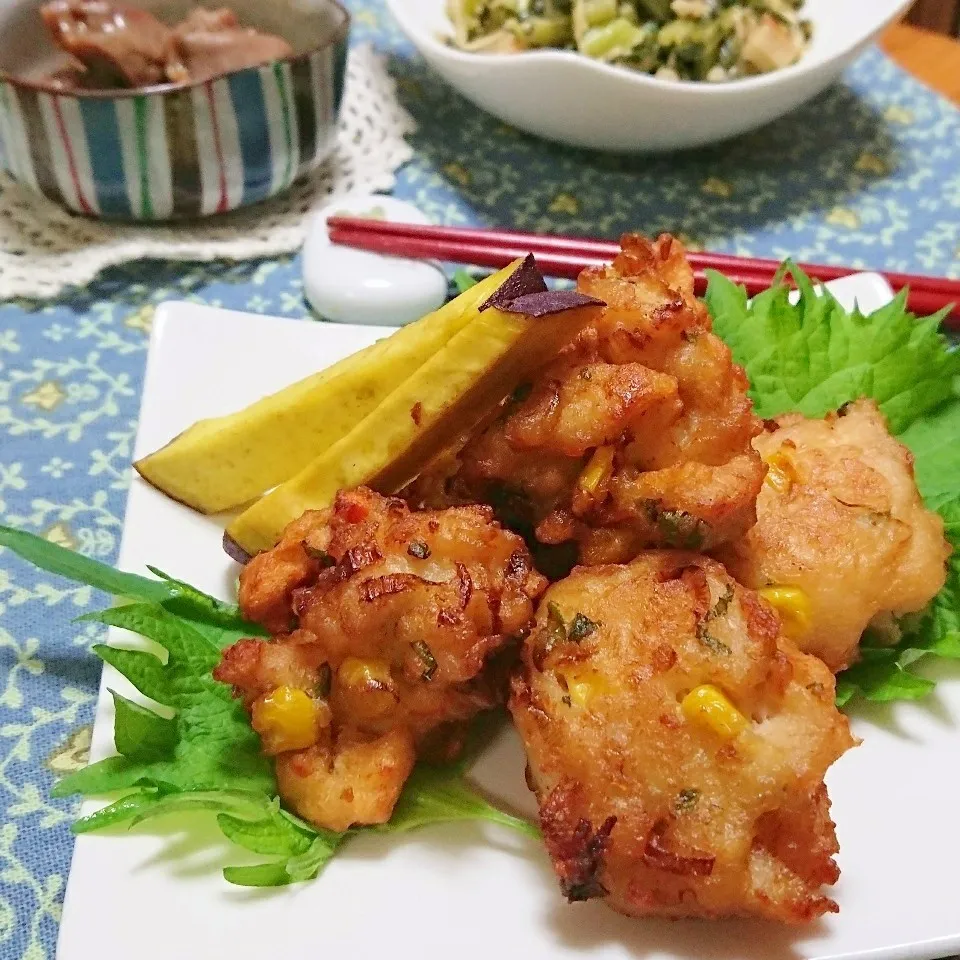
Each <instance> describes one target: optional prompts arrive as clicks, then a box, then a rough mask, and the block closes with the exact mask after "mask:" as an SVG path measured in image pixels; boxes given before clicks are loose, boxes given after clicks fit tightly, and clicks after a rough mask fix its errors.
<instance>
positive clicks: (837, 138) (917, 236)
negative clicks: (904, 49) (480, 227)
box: [0, 2, 960, 960]
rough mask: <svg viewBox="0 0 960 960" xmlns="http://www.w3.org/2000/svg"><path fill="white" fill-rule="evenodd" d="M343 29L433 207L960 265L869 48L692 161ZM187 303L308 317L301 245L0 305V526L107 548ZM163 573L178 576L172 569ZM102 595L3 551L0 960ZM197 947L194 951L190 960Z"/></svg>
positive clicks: (947, 206) (47, 890) (42, 860)
mask: <svg viewBox="0 0 960 960" xmlns="http://www.w3.org/2000/svg"><path fill="white" fill-rule="evenodd" d="M352 7H353V11H354V14H355V29H354V36H355V40H356V41H358V42H360V41H372V42H373V43H374V44H375V45H376V46H377V47H379V48H380V49H382V50H383V51H384V52H386V53H387V55H388V56H389V58H390V68H391V71H392V72H393V73H394V75H395V76H396V77H397V78H398V80H399V91H400V96H401V98H402V100H403V101H404V103H405V104H406V106H407V107H408V108H409V110H410V111H411V112H412V113H413V114H414V116H415V117H416V118H417V120H418V121H419V124H420V129H419V132H418V133H417V134H416V135H415V136H414V137H413V146H414V148H415V158H414V159H413V161H412V162H411V163H409V164H408V165H407V166H406V167H405V168H404V169H403V170H402V171H401V173H400V175H399V179H398V183H397V187H396V191H395V192H396V195H397V196H400V197H402V198H404V199H409V200H412V201H413V202H414V203H416V204H417V205H418V206H420V207H421V208H422V209H423V210H425V211H426V212H427V213H428V214H429V215H430V216H431V217H432V218H433V219H434V220H436V221H438V222H444V223H474V222H483V223H490V224H497V225H513V226H516V227H520V228H525V229H532V230H556V231H563V232H574V233H576V232H580V233H585V234H591V235H605V236H610V237H615V236H616V235H617V234H618V233H620V232H621V231H624V230H628V229H639V230H643V231H646V232H648V233H655V232H657V231H660V230H671V231H673V232H676V233H679V234H681V235H682V236H683V237H684V238H685V239H686V240H687V241H688V242H690V243H693V244H698V245H702V246H706V247H710V248H712V249H716V250H724V251H732V252H737V253H743V254H755V255H765V256H785V255H787V254H790V255H793V256H795V257H798V258H801V259H806V260H819V261H823V262H828V263H830V262H833V263H848V264H852V265H855V266H862V267H878V268H888V269H896V270H904V271H911V272H920V273H933V274H941V275H948V276H952V277H960V111H958V110H957V109H956V108H955V107H953V106H951V105H950V104H949V103H947V102H946V101H944V100H943V99H941V98H940V97H938V96H936V95H935V94H933V93H931V92H930V91H928V90H927V89H926V88H924V87H923V86H921V85H920V84H919V83H917V82H916V81H914V80H913V79H911V78H910V77H908V76H907V75H906V74H904V73H903V72H902V71H901V70H900V69H899V68H897V67H896V66H895V65H894V64H893V63H892V62H891V61H890V60H888V59H887V58H886V57H885V56H883V55H882V54H881V53H880V52H879V51H877V50H871V51H870V52H868V53H867V54H866V55H865V56H864V57H863V58H862V59H861V60H860V61H859V62H858V63H857V64H856V65H855V66H854V67H853V68H852V69H851V70H850V71H849V72H848V73H847V75H846V77H845V78H844V82H843V83H842V84H840V85H839V86H837V87H836V88H834V89H833V90H831V91H830V92H828V93H827V94H825V95H824V96H822V97H820V98H819V99H818V100H817V101H816V102H815V103H813V104H811V105H810V106H808V107H805V108H803V109H801V110H800V111H798V112H796V113H794V114H793V115H792V116H790V117H788V118H786V119H784V120H782V121H780V122H778V123H776V124H773V125H772V126H770V127H768V128H766V129H765V130H761V131H759V132H757V133H755V134H751V135H749V136H746V137H744V138H742V139H740V140H738V141H735V142H733V143H731V144H728V145H723V146H719V147H714V148H711V149H708V150H702V151H700V152H698V153H697V154H695V155H689V156H686V155H685V156H671V157H663V158H658V159H651V158H641V159H629V158H619V157H607V156H598V155H592V154H590V153H587V152H581V151H573V150H567V149H562V148H559V147H554V146H551V145H547V144H544V143H541V142H539V141H536V140H534V139H532V138H530V137H527V136H524V135H522V134H519V133H517V132H516V131H515V130H513V129H511V128H509V127H507V126H505V125H503V124H501V123H499V122H497V121H496V120H493V119H491V118H489V117H487V116H483V115H480V114H479V113H477V111H476V110H474V109H473V108H472V107H471V106H470V105H469V104H467V103H466V102H465V101H463V100H461V99H460V98H459V97H457V96H456V95H455V94H453V93H452V92H451V91H450V90H449V89H447V88H445V87H444V86H443V85H442V84H441V83H440V82H439V81H438V80H437V79H436V78H435V77H433V76H432V75H431V74H430V73H429V72H428V70H427V69H426V68H425V66H424V65H423V63H422V62H421V61H419V60H418V59H417V58H416V57H414V56H413V55H412V52H411V51H410V49H409V47H408V46H407V45H406V44H405V42H404V41H403V39H402V38H401V37H400V35H399V34H398V32H397V30H396V28H395V27H394V26H393V25H392V23H390V22H389V18H388V16H387V14H386V13H385V12H384V10H383V8H382V6H381V4H380V3H379V2H355V3H353V4H352ZM168 299H188V300H194V301H196V302H201V303H207V304H212V305H215V306H224V307H231V308H234V309H240V310H250V311H254V312H262V313H268V314H276V315H281V316H288V317H307V316H309V314H308V311H307V309H306V307H305V305H304V303H303V300H302V295H301V285H300V266H299V263H298V260H297V258H295V257H294V258H280V259H277V260H271V261H267V262H260V263H249V264H243V265H216V264H215V265H207V266H203V267H194V266H184V265H176V264H159V263H142V264H136V265H131V266H129V267H125V268H120V269H115V270H112V271H110V272H109V273H108V274H106V275H105V276H103V277H102V278H101V279H99V280H98V281H97V282H96V283H94V284H93V285H92V286H91V287H90V288H89V289H87V290H84V291H79V292H75V293H73V294H71V295H68V296H64V297H63V298H61V299H59V300H57V301H54V302H49V303H24V302H18V303H7V304H0V522H3V523H6V524H11V525H14V526H18V527H23V528H25V529H29V530H33V531H39V532H42V533H43V534H44V535H45V536H47V537H49V538H50V539H53V540H56V541H57V542H59V543H63V544H66V545H68V546H70V547H73V548H76V549H79V550H81V551H83V552H84V553H88V554H91V555H93V556H96V557H99V558H102V559H104V560H107V561H109V560H112V559H113V558H114V557H115V555H116V552H117V547H118V544H119V539H120V531H121V527H122V522H123V510H124V502H125V499H126V490H127V486H128V483H129V475H130V469H129V463H130V452H131V445H132V441H133V437H134V432H135V430H136V421H137V411H138V408H139V402H140V390H141V386H142V378H143V369H144V359H145V352H146V348H147V339H148V334H149V331H150V322H151V318H152V315H153V309H154V306H155V305H156V304H157V303H159V302H160V301H162V300H168ZM174 572H175V571H174ZM102 600H103V598H98V597H93V596H91V592H90V591H89V590H85V589H76V588H72V587H70V586H69V585H66V584H64V583H62V582H59V581H55V580H54V579H52V578H50V577H48V576H45V575H38V574H36V573H35V572H34V571H33V570H31V569H29V568H28V567H27V565H26V564H24V563H21V562H20V561H18V560H17V559H16V558H14V557H13V556H11V555H10V554H9V553H7V554H3V555H2V556H0V811H2V815H0V958H3V960H42V958H47V957H52V956H53V953H54V944H55V939H56V931H57V923H58V919H59V916H60V906H61V902H62V896H63V889H64V884H65V880H66V875H67V869H68V866H69V861H70V851H71V838H70V834H69V830H68V825H69V821H70V818H71V815H72V812H73V809H74V805H73V803H71V802H69V801H52V800H50V799H49V796H48V794H49V789H50V786H51V784H52V783H53V782H54V780H55V778H56V777H57V775H58V774H60V773H62V772H64V771H67V770H71V769H74V768H75V767H76V766H77V765H79V764H82V763H83V762H84V759H85V757H86V751H87V747H88V744H89V740H90V726H89V725H90V722H91V719H92V716H93V707H94V698H95V692H96V683H97V678H98V675H99V668H98V665H97V662H96V660H95V659H94V657H93V656H92V655H91V654H90V653H89V652H88V651H89V647H90V645H91V644H92V643H93V642H95V641H96V640H98V638H99V637H98V633H99V630H98V628H95V627H89V626H80V625H76V624H72V623H71V620H72V618H73V617H75V616H76V615H78V614H80V613H82V612H83V611H84V610H86V609H88V608H89V607H90V606H91V605H92V604H93V603H95V602H101V601H102ZM184 960H187V958H184Z"/></svg>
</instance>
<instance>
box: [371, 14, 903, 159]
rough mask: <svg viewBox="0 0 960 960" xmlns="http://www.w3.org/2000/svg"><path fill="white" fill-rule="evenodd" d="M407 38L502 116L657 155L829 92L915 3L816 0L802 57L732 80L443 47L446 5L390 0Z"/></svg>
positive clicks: (577, 142)
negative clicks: (680, 78)
mask: <svg viewBox="0 0 960 960" xmlns="http://www.w3.org/2000/svg"><path fill="white" fill-rule="evenodd" d="M387 6H388V7H389V8H390V11H391V12H392V13H393V15H394V16H395V17H396V18H397V20H398V21H399V24H400V26H401V28H402V29H403V31H404V33H406V35H407V36H408V37H409V38H410V40H411V42H412V43H413V44H414V45H415V46H416V47H417V49H418V50H419V51H420V53H421V54H423V56H424V58H425V59H426V60H427V62H428V63H429V64H430V65H431V66H432V67H433V68H434V69H435V70H436V71H437V73H439V74H440V75H441V76H442V77H443V78H444V80H446V81H447V82H448V83H449V84H450V85H451V86H452V87H454V88H455V89H457V90H459V91H460V93H462V94H463V95H464V96H465V97H467V98H468V99H469V100H472V101H473V102H474V103H475V104H477V106H479V107H481V108H483V109H484V110H487V111H488V112H490V113H492V114H494V116H497V117H499V118H500V119H501V120H504V121H506V122H507V123H509V124H512V125H513V126H515V127H518V128H519V129H521V130H526V131H527V132H528V133H533V134H536V135H537V136H541V137H546V138H547V139H548V140H556V141H558V142H560V143H566V144H569V145H571V146H575V147H588V148H592V149H596V150H609V151H619V152H629V153H653V152H662V151H667V150H678V149H683V148H686V147H697V146H702V145H703V144H707V143H714V142H716V141H717V140H725V139H727V138H728V137H732V136H735V135H736V134H739V133H743V132H745V131H747V130H752V129H754V128H756V127H759V126H762V125H763V124H765V123H769V122H770V121H771V120H775V119H776V118H777V117H781V116H783V114H785V113H788V112H789V111H790V110H792V109H793V108H794V107H797V106H799V105H800V104H801V103H804V102H805V101H807V100H809V99H810V98H811V97H814V96H816V95H817V94H818V93H820V92H821V91H822V90H824V89H826V88H827V87H828V86H829V85H830V84H831V83H833V81H834V80H836V79H837V77H838V76H839V75H840V74H841V72H842V71H843V69H844V68H845V67H846V66H847V65H848V64H849V63H850V62H851V61H852V60H853V59H854V58H855V57H856V56H857V54H859V53H860V52H861V51H862V50H863V48H864V47H865V46H867V45H868V44H869V43H870V42H871V41H872V40H874V39H875V38H876V37H877V35H878V34H879V33H880V32H881V31H882V30H883V28H884V27H885V26H887V24H889V23H891V22H892V21H893V20H894V19H896V17H897V16H898V15H899V14H900V13H902V12H903V11H904V10H905V9H906V8H907V7H909V6H910V0H807V2H806V5H805V7H804V13H805V16H807V17H808V18H809V19H810V20H811V21H812V22H813V24H814V31H815V33H814V39H813V43H812V44H811V47H810V49H809V50H808V51H807V52H806V54H805V55H804V57H803V59H802V60H801V61H800V62H799V63H797V64H796V65H794V66H792V67H787V68H786V69H784V70H779V71H777V72H775V73H769V74H765V75H763V76H758V77H750V78H748V79H744V80H735V81H732V82H730V83H722V84H709V83H676V82H672V81H667V80H657V79H656V78H654V77H651V76H648V75H646V74H642V73H635V72H633V71H630V70H627V69H625V68H623V67H613V66H609V65H607V64H605V63H601V62H599V61H596V60H591V59H589V58H588V57H584V56H581V55H580V54H577V53H572V52H569V51H565V50H538V51H532V52H529V53H522V54H479V53H464V52H462V51H460V50H455V49H454V48H453V47H451V46H448V45H447V44H446V43H444V42H443V38H444V37H446V36H449V35H450V33H451V29H450V23H449V20H448V19H447V16H446V11H445V0H387Z"/></svg>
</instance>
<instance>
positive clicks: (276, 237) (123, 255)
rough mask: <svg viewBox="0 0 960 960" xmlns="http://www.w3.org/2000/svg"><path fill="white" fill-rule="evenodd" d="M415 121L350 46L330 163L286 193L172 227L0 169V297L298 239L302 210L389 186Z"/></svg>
mask: <svg viewBox="0 0 960 960" xmlns="http://www.w3.org/2000/svg"><path fill="white" fill-rule="evenodd" d="M413 129H414V121H413V118H412V117H411V116H410V115H409V114H408V113H407V112H406V110H404V109H403V107H402V106H401V105H400V104H399V102H398V101H397V96H396V85H395V83H394V81H393V80H392V79H391V77H390V76H389V74H388V73H387V70H386V67H385V65H384V62H383V59H382V58H381V57H380V56H379V55H378V54H376V53H375V52H374V51H373V50H372V49H371V48H370V47H367V46H364V47H358V48H356V49H354V50H352V51H351V52H350V57H349V61H348V64H347V83H346V89H345V94H344V102H343V107H342V112H341V119H340V136H339V140H338V144H337V147H336V150H335V151H334V153H333V156H332V157H331V158H330V160H329V161H328V162H327V163H326V164H324V166H323V167H321V168H320V169H319V170H318V171H317V172H316V173H315V174H314V175H313V176H312V177H310V178H308V179H307V180H305V181H303V182H301V183H298V184H295V185H294V187H293V189H292V190H290V191H288V192H286V193H284V194H282V195H281V196H279V197H275V198H274V199H272V200H268V201H267V202H265V203H261V204H258V205H256V206H254V207H250V208H248V209H245V210H238V211H236V212H234V213H229V214H225V215H224V216H220V217H215V218H212V219H207V220H197V221H191V222H187V223H184V222H179V223H177V224H176V225H175V226H172V227H171V226H140V225H129V226H127V225H120V224H111V223H106V222H103V221H100V220H91V219H89V218H86V217H80V216H75V215H73V214H71V213H68V212H67V211H66V210H64V209H63V208H61V207H59V206H57V205H56V204H54V203H52V202H51V201H49V200H46V199H45V198H43V197H41V196H39V195H38V194H36V193H33V192H32V191H29V190H26V189H23V188H22V187H20V186H19V185H18V184H17V183H15V182H14V181H13V180H12V179H11V178H10V177H8V176H7V175H6V174H0V299H3V300H6V299H10V298H12V297H52V296H55V295H56V294H58V293H59V292H60V291H61V290H63V289H64V288H65V287H68V286H83V285H84V284H86V283H89V282H90V280H92V279H93V278H94V277H95V276H96V275H97V274H98V273H99V272H100V271H101V270H103V269H104V268H105V267H109V266H113V265H115V264H118V263H126V262H128V261H131V260H140V259H145V258H155V259H164V260H219V259H225V260H249V259H253V258H255V257H263V256H269V255H272V254H277V253H288V252H290V251H292V250H296V249H297V248H298V247H299V246H300V244H301V243H302V241H303V235H304V228H305V226H306V221H307V219H308V217H307V216H306V214H307V213H308V212H309V211H310V210H311V209H313V208H315V207H320V206H324V205H326V204H327V203H329V202H330V201H331V200H335V199H336V198H337V197H340V196H344V195H345V194H347V193H352V192H354V191H358V192H360V191H362V192H366V193H370V192H374V191H378V190H380V191H382V190H389V189H390V188H391V187H392V186H393V184H394V173H395V171H396V170H397V168H398V167H400V166H401V164H403V163H405V162H406V161H407V160H409V159H410V156H411V150H410V147H409V146H408V145H407V143H406V141H405V140H404V136H405V135H406V134H408V133H411V132H412V131H413Z"/></svg>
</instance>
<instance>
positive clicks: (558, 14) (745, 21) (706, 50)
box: [447, 0, 812, 82]
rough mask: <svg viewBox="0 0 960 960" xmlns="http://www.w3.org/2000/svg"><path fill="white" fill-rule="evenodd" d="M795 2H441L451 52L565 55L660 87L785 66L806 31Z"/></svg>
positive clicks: (805, 40) (799, 0) (806, 38)
mask: <svg viewBox="0 0 960 960" xmlns="http://www.w3.org/2000/svg"><path fill="white" fill-rule="evenodd" d="M802 6H803V0H448V5H447V11H448V14H449V17H450V20H451V22H452V24H453V28H454V36H453V43H454V45H456V46H457V47H460V48H461V49H463V50H468V51H472V52H477V53H522V52H523V51H526V50H535V49H538V48H544V47H555V48H559V49H563V50H575V51H577V52H579V53H582V54H584V55H585V56H588V57H592V58H594V59H596V60H603V61H605V62H606V63H616V64H620V65H621V66H625V67H630V68H631V69H633V70H640V71H642V72H643V73H652V74H654V75H655V76H657V77H660V78H662V79H669V80H707V81H710V82H720V81H724V80H735V79H737V78H739V77H746V76H750V75H753V74H759V73H769V72H771V71H773V70H779V69H781V68H783V67H788V66H790V65H791V64H793V63H796V62H797V60H799V59H800V57H801V56H802V55H803V53H804V51H805V50H806V48H807V46H808V44H809V42H810V38H811V34H812V30H811V26H810V23H809V21H807V20H804V19H802V18H801V16H800V9H801V8H802Z"/></svg>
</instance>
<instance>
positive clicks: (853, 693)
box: [705, 264, 960, 706]
mask: <svg viewBox="0 0 960 960" xmlns="http://www.w3.org/2000/svg"><path fill="white" fill-rule="evenodd" d="M786 266H787V269H788V271H789V272H790V273H791V274H792V276H793V277H794V280H795V281H796V285H797V288H798V289H799V291H800V298H799V301H798V302H797V303H796V304H792V303H791V302H790V289H789V288H788V287H787V286H786V285H785V284H778V285H775V286H774V287H772V288H771V289H770V290H767V291H765V292H764V293H761V294H760V295H759V296H757V297H754V298H753V300H752V301H751V300H749V299H748V297H747V293H746V291H745V290H744V289H743V288H742V287H738V286H737V285H735V284H733V283H731V282H730V281H729V280H727V279H726V278H725V277H723V276H722V275H721V274H718V273H713V272H711V274H710V282H709V286H708V289H707V293H706V297H705V299H706V303H707V307H708V308H709V310H710V313H711V314H712V316H713V320H714V329H715V330H716V332H717V334H718V335H719V336H720V337H721V338H722V339H723V340H725V341H726V342H727V344H728V345H729V346H730V348H731V350H732V351H733V356H734V359H735V360H736V361H737V362H738V363H739V364H741V365H742V366H743V367H744V369H745V370H746V372H747V376H748V377H749V379H750V382H751V396H752V398H753V401H754V404H755V406H756V409H757V413H758V414H759V415H760V416H762V417H775V416H778V415H779V414H781V413H785V412H787V411H790V410H799V411H800V412H801V413H804V414H806V415H807V416H810V417H821V416H823V415H824V414H826V413H828V412H829V411H831V410H836V409H837V408H839V407H840V406H842V405H843V404H844V403H847V402H848V401H850V400H856V399H857V398H859V397H862V396H866V397H872V398H873V399H874V400H876V401H877V403H878V405H879V406H880V409H881V410H882V411H883V413H884V414H885V415H886V417H887V419H888V420H889V422H890V428H891V430H892V431H893V433H894V434H896V435H897V436H898V437H899V438H900V440H902V441H903V443H905V444H906V446H907V447H908V448H909V449H910V450H911V452H912V453H913V455H914V458H915V464H914V466H915V470H916V477H917V484H918V486H919V488H920V492H921V494H922V495H923V497H924V500H925V502H926V504H927V506H928V507H929V508H930V509H932V510H936V511H938V512H939V513H940V515H941V516H942V517H943V519H944V524H945V532H946V536H947V539H948V540H949V541H950V543H951V544H952V545H953V548H954V554H953V556H952V557H951V558H950V561H949V564H948V576H947V583H946V586H945V587H944V588H943V590H942V591H941V592H940V594H939V595H938V596H937V597H936V599H935V600H934V601H933V603H932V604H931V606H930V608H929V610H928V611H927V612H926V614H925V615H924V617H923V618H921V620H920V622H919V626H915V627H913V628H912V629H911V630H909V632H908V633H907V634H906V635H905V636H904V637H903V639H902V640H901V642H900V643H899V644H897V645H896V646H893V647H882V646H876V645H872V644H871V642H870V638H869V637H867V638H865V640H864V644H863V646H862V648H861V653H862V656H861V659H860V661H859V662H858V663H857V664H855V665H854V666H853V667H851V668H850V669H849V670H847V671H845V672H844V673H842V674H841V675H840V676H839V677H838V680H837V700H838V702H839V703H840V705H841V706H842V705H844V704H846V703H848V702H850V701H851V700H852V699H854V698H855V697H858V696H859V697H863V698H865V699H867V700H872V701H876V702H889V701H892V700H916V699H919V698H921V697H924V696H926V695H927V694H928V693H929V692H930V691H931V690H932V689H933V688H934V686H935V684H934V683H933V681H931V680H929V679H927V678H925V677H923V676H920V675H918V674H917V673H916V672H915V667H916V665H917V664H918V663H919V662H920V661H921V660H923V659H925V658H927V657H930V656H937V657H944V658H949V659H960V443H958V440H957V438H958V437H960V350H958V349H957V348H956V347H954V346H953V345H951V343H950V342H949V340H947V338H946V337H945V336H944V335H943V333H941V331H940V324H941V321H942V320H943V318H944V316H945V315H946V313H947V311H946V310H944V311H942V312H941V313H938V314H936V315H935V316H933V317H928V318H926V319H924V320H918V319H917V318H916V317H915V316H914V314H912V313H910V311H909V310H908V309H907V306H906V292H901V293H900V294H899V295H898V296H897V297H896V298H895V299H894V300H893V301H891V302H890V303H888V304H887V305H886V306H884V307H881V308H880V309H879V310H877V311H876V312H874V313H872V314H869V315H865V314H863V313H861V312H860V310H859V309H855V310H853V311H847V310H845V309H844V308H843V306H842V305H841V304H840V303H839V302H838V301H837V300H836V298H835V297H833V296H832V295H831V294H830V293H829V292H827V291H820V292H819V293H818V291H817V289H816V288H815V286H814V284H813V282H812V281H811V280H810V279H809V278H808V277H807V276H806V275H805V274H804V273H803V271H801V270H799V269H798V268H797V267H795V266H793V265H790V264H787V265H786Z"/></svg>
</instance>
